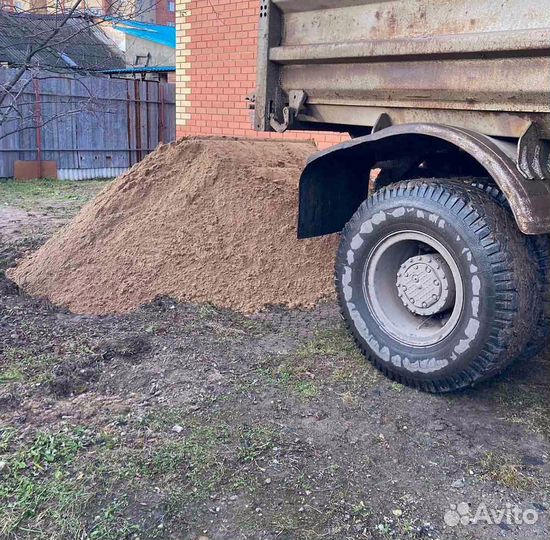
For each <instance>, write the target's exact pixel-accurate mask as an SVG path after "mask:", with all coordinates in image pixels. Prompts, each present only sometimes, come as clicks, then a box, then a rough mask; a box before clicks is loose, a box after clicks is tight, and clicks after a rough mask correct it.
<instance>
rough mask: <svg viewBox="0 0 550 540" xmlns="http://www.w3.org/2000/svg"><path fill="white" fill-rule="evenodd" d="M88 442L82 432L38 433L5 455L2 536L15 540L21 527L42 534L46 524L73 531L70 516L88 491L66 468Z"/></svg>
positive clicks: (1, 488) (0, 513) (0, 515)
mask: <svg viewBox="0 0 550 540" xmlns="http://www.w3.org/2000/svg"><path fill="white" fill-rule="evenodd" d="M88 441H89V439H88V436H87V434H86V432H84V431H83V430H77V431H74V432H72V433H56V434H50V433H38V434H37V435H36V437H35V438H34V440H32V441H31V442H30V443H29V444H27V445H24V446H23V447H21V448H18V449H17V450H15V451H13V452H11V453H10V454H8V455H2V459H3V460H4V462H5V466H4V468H3V471H2V475H1V476H0V499H2V500H3V501H4V504H2V505H1V506H0V523H1V528H0V533H1V534H0V536H2V535H6V536H5V537H6V538H10V537H11V536H14V537H16V534H17V531H18V530H19V529H20V528H24V529H26V530H36V531H37V532H38V533H40V531H42V530H43V526H42V523H43V522H44V521H47V522H51V523H56V524H57V525H56V526H59V527H61V531H66V530H67V528H73V526H74V523H73V521H72V520H71V518H70V516H73V515H74V514H75V513H77V512H78V509H79V507H80V504H81V503H82V501H83V499H84V498H85V492H84V488H83V487H82V485H81V484H80V483H76V482H74V481H73V480H72V479H71V478H70V475H69V474H68V472H67V469H68V468H70V466H71V464H72V462H73V461H74V459H75V457H76V455H77V454H78V452H79V451H80V450H81V449H82V448H84V446H86V444H88ZM3 447H4V448H5V449H6V450H9V448H6V447H5V445H3ZM62 521H63V523H61V522H62ZM37 536H38V534H37ZM61 536H62V535H60V537H61ZM2 537H4V536H2ZM45 537H46V536H44V538H45Z"/></svg>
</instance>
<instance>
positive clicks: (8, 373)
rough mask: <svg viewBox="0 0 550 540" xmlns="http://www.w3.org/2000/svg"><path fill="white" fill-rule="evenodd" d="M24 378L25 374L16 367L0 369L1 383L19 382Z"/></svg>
mask: <svg viewBox="0 0 550 540" xmlns="http://www.w3.org/2000/svg"><path fill="white" fill-rule="evenodd" d="M22 380H23V374H22V373H21V372H20V371H19V370H18V369H17V368H15V367H9V368H7V369H4V370H3V371H0V384H6V383H11V382H18V381H22Z"/></svg>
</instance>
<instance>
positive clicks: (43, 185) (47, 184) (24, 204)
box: [0, 180, 108, 211]
mask: <svg viewBox="0 0 550 540" xmlns="http://www.w3.org/2000/svg"><path fill="white" fill-rule="evenodd" d="M107 185H108V181H104V180H90V181H80V182H69V181H65V180H31V181H28V182H19V181H15V180H7V181H1V182H0V204H5V205H9V206H16V207H18V208H22V209H24V210H27V211H37V210H41V209H46V210H47V209H48V208H49V207H51V206H52V205H53V206H69V207H75V208H80V207H81V206H82V205H83V204H85V203H86V202H87V201H89V200H90V199H91V198H93V197H94V196H95V195H97V193H99V191H101V190H102V189H103V188H104V187H106V186H107Z"/></svg>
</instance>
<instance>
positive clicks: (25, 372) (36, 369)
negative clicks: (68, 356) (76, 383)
mask: <svg viewBox="0 0 550 540" xmlns="http://www.w3.org/2000/svg"><path fill="white" fill-rule="evenodd" d="M4 356H5V358H6V360H7V362H6V363H7V366H8V367H6V369H4V370H3V371H1V370H0V384H6V383H9V382H20V381H25V382H27V383H39V382H44V380H45V379H46V378H47V377H48V376H49V370H50V368H51V366H53V365H55V364H57V363H58V362H59V359H58V358H57V357H55V356H54V355H51V354H33V353H30V352H28V351H26V350H25V349H21V348H18V347H12V348H8V349H6V351H4Z"/></svg>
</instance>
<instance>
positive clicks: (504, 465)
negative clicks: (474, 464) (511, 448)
mask: <svg viewBox="0 0 550 540" xmlns="http://www.w3.org/2000/svg"><path fill="white" fill-rule="evenodd" d="M480 466H481V469H482V478H484V479H486V480H491V481H493V482H495V483H496V484H499V485H501V486H504V487H507V488H510V489H514V490H529V489H532V488H534V487H535V486H536V479H535V478H534V477H532V476H530V475H529V474H527V472H526V471H524V470H523V467H522V466H521V464H519V463H516V462H514V461H513V460H512V459H511V458H510V457H509V456H502V455H497V454H495V453H493V452H488V453H487V454H485V456H484V458H483V459H482V460H481V463H480Z"/></svg>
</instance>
